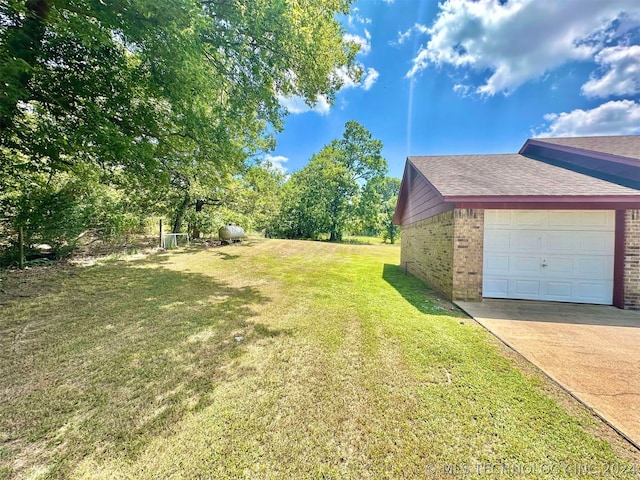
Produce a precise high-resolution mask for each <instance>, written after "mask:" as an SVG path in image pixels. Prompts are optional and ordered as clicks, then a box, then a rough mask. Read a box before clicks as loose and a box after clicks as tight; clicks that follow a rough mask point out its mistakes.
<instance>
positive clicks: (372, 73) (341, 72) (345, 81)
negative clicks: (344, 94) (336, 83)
mask: <svg viewBox="0 0 640 480" xmlns="http://www.w3.org/2000/svg"><path fill="white" fill-rule="evenodd" d="M361 67H362V68H364V66H362V65H361ZM334 74H335V75H336V76H337V77H338V78H339V79H340V80H341V81H342V88H341V89H340V90H346V89H348V88H358V87H360V88H362V89H363V90H369V89H370V88H371V87H372V86H373V84H374V83H376V80H378V77H379V76H380V73H378V71H377V70H376V69H375V68H372V67H369V68H367V69H366V70H365V72H364V75H363V76H362V79H361V80H360V83H356V82H354V81H353V80H352V79H351V78H350V77H349V74H348V72H347V68H346V67H340V68H339V69H337V70H336V71H335V72H334Z"/></svg>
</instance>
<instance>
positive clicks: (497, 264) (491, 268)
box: [484, 255, 509, 274]
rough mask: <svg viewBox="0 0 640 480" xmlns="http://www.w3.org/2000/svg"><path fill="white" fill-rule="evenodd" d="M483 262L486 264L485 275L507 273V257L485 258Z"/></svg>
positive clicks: (491, 256) (492, 256)
mask: <svg viewBox="0 0 640 480" xmlns="http://www.w3.org/2000/svg"><path fill="white" fill-rule="evenodd" d="M484 261H485V262H486V266H485V268H486V271H487V273H490V274H494V273H509V257H508V256H494V255H490V256H486V257H485V259H484Z"/></svg>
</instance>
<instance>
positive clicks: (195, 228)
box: [191, 200, 206, 238]
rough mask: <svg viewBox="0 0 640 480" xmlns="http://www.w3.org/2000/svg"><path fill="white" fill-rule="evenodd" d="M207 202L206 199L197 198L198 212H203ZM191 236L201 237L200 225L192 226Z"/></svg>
mask: <svg viewBox="0 0 640 480" xmlns="http://www.w3.org/2000/svg"><path fill="white" fill-rule="evenodd" d="M205 204H206V202H205V201H204V200H196V213H198V212H201V211H202V208H203V207H204V206H205ZM191 238H200V229H199V228H198V225H193V226H191Z"/></svg>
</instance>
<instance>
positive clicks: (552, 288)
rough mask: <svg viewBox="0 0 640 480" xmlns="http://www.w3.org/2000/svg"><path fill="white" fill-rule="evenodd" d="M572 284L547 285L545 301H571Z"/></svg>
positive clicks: (551, 282)
mask: <svg viewBox="0 0 640 480" xmlns="http://www.w3.org/2000/svg"><path fill="white" fill-rule="evenodd" d="M572 287H573V283H572V282H554V281H550V282H547V284H546V292H544V293H545V294H546V297H545V300H555V301H557V302H563V301H565V302H566V301H570V300H571V296H572V291H573V288H572Z"/></svg>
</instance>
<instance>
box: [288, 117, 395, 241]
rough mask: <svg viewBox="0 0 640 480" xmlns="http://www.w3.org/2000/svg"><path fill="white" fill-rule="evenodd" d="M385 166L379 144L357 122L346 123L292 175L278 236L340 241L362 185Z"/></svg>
mask: <svg viewBox="0 0 640 480" xmlns="http://www.w3.org/2000/svg"><path fill="white" fill-rule="evenodd" d="M386 170H387V163H386V161H385V159H384V158H383V157H382V142H381V141H380V140H377V139H374V138H373V136H372V135H371V132H369V131H368V130H367V129H366V128H365V127H363V126H362V125H361V124H359V123H358V122H356V121H353V120H351V121H349V122H347V123H346V125H345V131H344V134H343V136H342V138H341V139H337V140H333V141H332V142H330V143H329V144H328V145H326V146H325V147H324V148H323V149H322V150H321V151H320V152H318V153H317V154H315V155H314V156H313V157H312V158H311V161H310V162H309V164H308V165H307V166H306V167H304V168H303V169H302V170H301V171H299V172H296V174H294V175H293V176H292V178H291V180H290V182H289V183H290V184H291V186H290V187H289V189H288V190H289V192H290V193H289V197H288V199H287V200H285V210H284V211H283V217H282V221H281V225H283V226H282V227H281V230H283V231H284V235H285V236H291V237H297V236H302V237H312V238H313V237H316V236H317V235H318V234H319V233H324V232H328V233H329V239H330V241H340V240H342V235H343V232H344V229H345V227H346V226H347V225H348V224H349V222H350V221H352V220H353V219H354V218H355V217H356V215H357V210H358V209H357V204H358V202H359V198H360V195H361V193H362V191H363V189H364V188H365V187H366V185H367V184H368V183H369V182H372V181H375V180H376V179H378V178H380V177H382V176H384V174H385V172H386Z"/></svg>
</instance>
